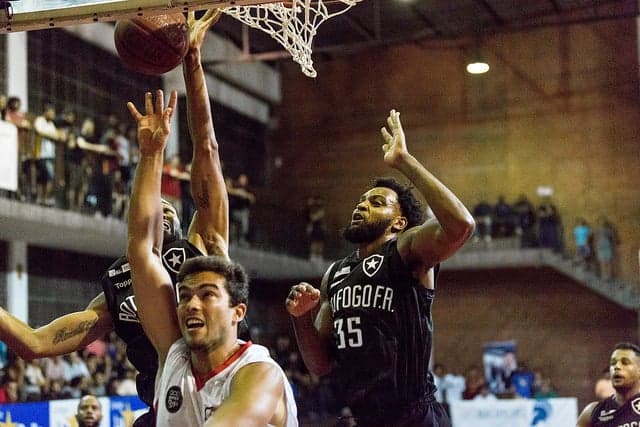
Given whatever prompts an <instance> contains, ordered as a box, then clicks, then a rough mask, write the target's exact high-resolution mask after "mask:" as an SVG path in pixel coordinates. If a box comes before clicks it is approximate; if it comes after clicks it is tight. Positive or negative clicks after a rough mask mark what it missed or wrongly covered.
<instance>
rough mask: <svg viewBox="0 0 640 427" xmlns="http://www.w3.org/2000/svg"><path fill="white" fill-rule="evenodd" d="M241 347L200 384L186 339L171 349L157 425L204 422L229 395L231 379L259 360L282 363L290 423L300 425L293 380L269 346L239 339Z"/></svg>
mask: <svg viewBox="0 0 640 427" xmlns="http://www.w3.org/2000/svg"><path fill="white" fill-rule="evenodd" d="M238 342H239V343H240V344H241V347H240V349H239V350H238V351H237V352H236V353H235V354H234V355H233V356H231V358H229V360H227V361H226V362H225V363H224V364H223V365H222V366H220V367H219V368H217V369H216V370H215V371H214V372H212V373H211V375H212V376H211V377H210V378H209V379H208V380H207V381H206V382H205V383H204V384H197V383H196V378H195V376H194V375H193V372H192V371H191V361H190V352H189V348H188V347H187V345H186V343H185V342H184V340H183V339H179V340H178V341H176V342H175V343H173V345H172V346H171V348H170V349H169V353H168V354H167V359H166V361H165V364H164V369H163V370H162V374H161V377H160V382H159V384H158V386H157V388H156V402H155V408H156V414H157V417H156V427H170V426H172V427H187V426H201V425H203V424H204V422H205V421H206V420H207V418H209V417H210V416H211V414H213V413H214V412H215V411H216V409H217V408H218V407H219V406H220V405H221V404H222V402H223V401H224V400H225V399H226V398H227V396H229V390H230V388H231V381H232V380H233V377H234V375H235V374H236V373H237V372H238V370H240V368H242V367H244V366H246V365H248V364H250V363H256V362H264V363H270V364H272V365H275V366H277V367H278V370H279V371H280V372H281V374H282V380H283V381H284V388H285V399H286V406H287V420H286V424H285V426H286V427H297V426H298V418H297V408H296V403H295V400H294V398H293V392H292V391H291V386H290V385H289V380H288V379H287V377H286V376H285V374H284V372H283V371H282V369H281V368H280V366H279V365H278V364H277V363H276V362H275V361H274V360H273V359H272V358H271V357H270V356H269V350H267V348H265V347H263V346H261V345H257V344H252V343H251V342H247V343H245V342H244V341H241V340H238Z"/></svg>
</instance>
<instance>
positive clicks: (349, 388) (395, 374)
mask: <svg viewBox="0 0 640 427" xmlns="http://www.w3.org/2000/svg"><path fill="white" fill-rule="evenodd" d="M436 273H437V267H436ZM328 278H329V280H328V283H327V297H328V300H329V303H330V305H331V312H332V315H333V333H332V335H333V339H334V347H335V354H336V358H337V361H338V365H337V368H336V369H337V371H336V372H335V373H336V374H337V375H336V376H335V379H336V380H337V381H339V383H340V385H341V387H340V389H341V390H342V391H343V392H344V393H345V398H346V400H347V403H348V404H349V406H350V408H351V410H352V411H353V413H354V415H356V416H357V415H358V414H368V415H371V414H372V412H376V411H380V412H382V413H383V412H384V411H386V410H389V408H394V409H395V408H402V407H403V406H405V405H406V404H407V403H408V402H414V401H416V400H417V399H420V398H421V397H423V396H425V395H429V394H431V393H433V392H434V391H435V386H434V384H433V378H432V376H431V374H429V358H430V355H431V342H432V335H433V323H432V318H431V304H432V302H433V298H434V291H433V289H426V288H425V287H424V286H423V285H422V284H421V283H419V282H418V281H417V280H416V279H415V278H414V277H413V276H412V275H411V271H410V269H409V268H408V267H407V266H406V265H405V264H404V262H403V261H402V258H401V257H400V254H399V253H398V249H397V241H396V240H391V241H389V242H387V243H385V244H384V245H383V246H382V247H381V248H380V249H379V250H378V251H377V252H376V253H374V254H372V255H370V256H368V257H367V258H365V259H359V257H358V256H357V253H353V254H352V255H350V256H348V257H347V258H344V259H343V260H341V261H338V262H336V263H335V264H334V265H333V266H332V267H330V272H329V275H328Z"/></svg>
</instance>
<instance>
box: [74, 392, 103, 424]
mask: <svg viewBox="0 0 640 427" xmlns="http://www.w3.org/2000/svg"><path fill="white" fill-rule="evenodd" d="M76 421H78V427H98V426H99V425H100V421H102V405H101V404H100V401H99V400H98V398H97V397H95V396H93V395H90V394H88V395H86V396H83V397H82V398H81V399H80V402H78V410H77V411H76Z"/></svg>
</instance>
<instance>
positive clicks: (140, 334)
mask: <svg viewBox="0 0 640 427" xmlns="http://www.w3.org/2000/svg"><path fill="white" fill-rule="evenodd" d="M200 255H202V252H200V250H199V249H198V248H196V247H195V246H194V245H192V244H191V243H190V242H189V241H187V240H176V241H174V242H172V243H169V244H166V245H164V246H163V248H162V263H163V265H164V267H165V269H166V270H167V272H168V273H169V275H170V276H171V280H172V282H173V283H174V284H175V283H176V279H177V276H178V271H179V270H180V266H181V265H182V263H183V262H184V261H185V260H186V259H189V258H192V257H195V256H200ZM100 283H101V284H102V290H103V291H104V295H105V297H106V301H107V307H108V308H109V313H111V319H112V321H113V325H114V329H115V331H116V334H117V335H118V336H119V337H120V338H121V339H122V340H123V341H124V342H125V343H126V344H127V357H128V358H129V361H130V362H131V364H132V365H133V366H134V367H135V368H136V369H137V370H138V372H139V375H138V377H137V378H136V383H137V388H138V395H139V396H140V399H142V400H143V401H144V402H145V403H146V404H147V405H150V406H151V405H153V394H154V382H155V377H156V371H157V370H158V355H157V353H156V351H155V349H154V348H153V345H152V344H151V342H150V341H149V339H148V338H147V336H146V335H145V334H144V331H143V330H142V325H140V321H139V319H138V309H137V307H136V304H135V299H134V296H133V287H132V285H131V271H130V268H129V262H128V261H127V259H126V258H125V257H124V256H122V257H120V258H118V259H117V260H116V261H115V262H114V263H113V264H112V265H111V266H110V267H109V269H108V270H107V271H106V272H105V273H104V275H103V276H102V278H101V280H100Z"/></svg>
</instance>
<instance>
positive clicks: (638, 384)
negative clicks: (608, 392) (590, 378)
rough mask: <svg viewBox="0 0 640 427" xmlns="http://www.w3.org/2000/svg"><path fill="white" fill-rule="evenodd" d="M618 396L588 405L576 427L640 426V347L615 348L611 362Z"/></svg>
mask: <svg viewBox="0 0 640 427" xmlns="http://www.w3.org/2000/svg"><path fill="white" fill-rule="evenodd" d="M609 373H610V374H611V385H613V388H614V389H615V394H614V395H613V396H609V397H608V398H606V399H605V400H602V401H599V402H591V403H589V404H588V405H587V406H586V407H585V408H584V410H583V411H582V413H581V414H580V416H579V417H578V425H577V427H619V426H637V425H640V347H638V346H637V345H635V344H631V343H628V342H622V343H618V344H616V346H615V347H614V350H613V353H612V354H611V361H610V362H609Z"/></svg>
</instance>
